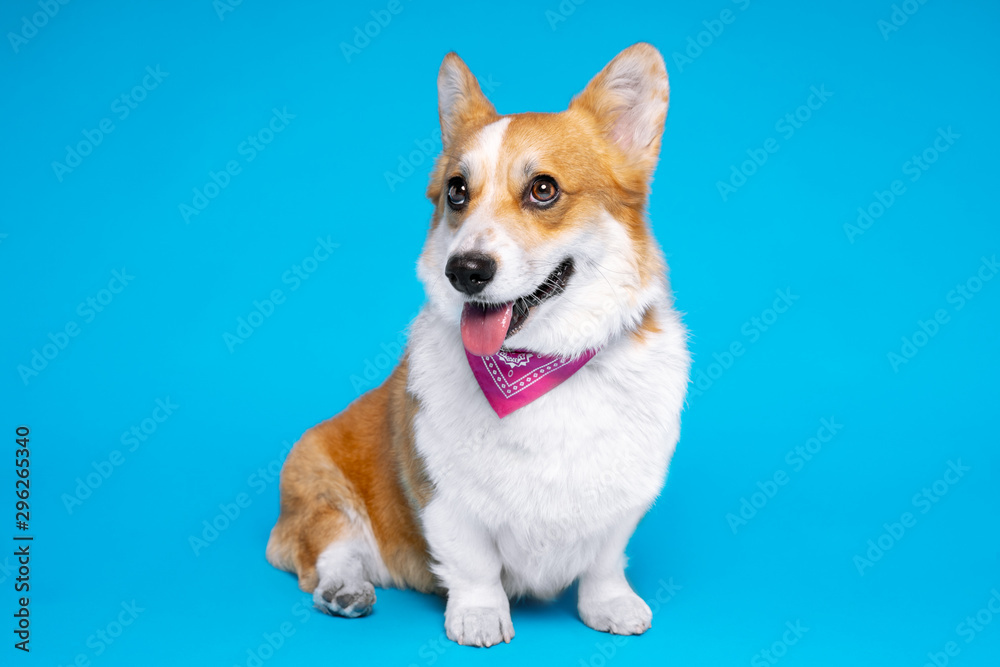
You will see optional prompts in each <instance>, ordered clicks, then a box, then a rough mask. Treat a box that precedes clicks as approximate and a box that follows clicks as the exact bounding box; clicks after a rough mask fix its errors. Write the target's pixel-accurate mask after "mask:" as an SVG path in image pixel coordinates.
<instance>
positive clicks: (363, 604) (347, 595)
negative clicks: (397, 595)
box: [313, 581, 375, 618]
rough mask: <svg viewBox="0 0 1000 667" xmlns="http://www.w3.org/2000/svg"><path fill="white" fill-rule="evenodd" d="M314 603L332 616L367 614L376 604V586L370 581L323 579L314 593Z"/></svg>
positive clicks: (346, 616)
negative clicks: (346, 581)
mask: <svg viewBox="0 0 1000 667" xmlns="http://www.w3.org/2000/svg"><path fill="white" fill-rule="evenodd" d="M313 603H314V604H315V605H316V608H317V609H319V610H320V611H322V612H324V613H326V614H330V615H332V616H343V617H345V618H357V617H359V616H367V615H368V614H370V613H371V611H372V605H374V604H375V587H374V586H372V584H371V582H369V581H352V582H348V583H342V582H339V581H336V582H334V581H321V582H320V583H319V586H317V587H316V591H315V592H314V593H313Z"/></svg>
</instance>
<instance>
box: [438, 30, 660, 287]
mask: <svg viewBox="0 0 1000 667" xmlns="http://www.w3.org/2000/svg"><path fill="white" fill-rule="evenodd" d="M640 47H641V48H646V47H648V48H649V49H652V47H649V46H648V45H640ZM452 55H453V54H449V56H448V58H446V59H445V63H444V64H442V68H441V69H442V75H444V73H445V72H451V73H452V76H454V77H456V80H458V81H460V82H462V83H463V84H464V85H467V86H469V88H468V89H467V90H465V92H464V93H463V95H462V96H461V99H462V100H463V104H462V105H461V106H460V109H459V110H458V111H457V112H456V113H455V114H454V119H453V120H452V121H451V122H452V125H453V126H454V127H455V128H456V129H455V130H454V131H453V132H446V133H445V135H444V138H443V144H444V150H443V151H442V153H441V155H440V156H439V157H438V160H437V162H436V164H435V166H434V170H433V171H432V173H431V182H430V185H429V186H428V188H427V197H428V198H429V199H430V200H431V201H432V202H433V203H434V205H435V210H434V216H433V218H432V222H431V227H432V229H433V227H434V226H435V225H436V224H437V221H438V220H439V219H440V217H441V213H442V212H445V213H446V216H445V219H446V220H447V222H448V225H449V226H451V227H452V228H456V229H457V228H458V227H460V226H461V224H462V221H463V220H464V219H465V218H467V217H468V216H469V215H471V214H472V213H473V212H474V211H476V210H477V208H478V206H479V204H480V202H481V198H479V197H477V188H481V187H482V183H478V182H476V174H465V173H463V172H462V170H461V164H460V157H461V156H462V155H463V154H464V153H465V152H466V151H467V150H468V149H469V148H470V144H471V142H473V141H474V140H475V139H476V135H477V133H478V132H479V130H481V129H482V128H483V127H485V126H487V125H489V124H490V123H492V122H494V121H496V120H498V119H500V118H501V116H498V115H497V114H496V111H495V110H494V109H493V106H492V105H491V104H490V103H489V101H488V100H487V99H486V98H485V97H484V96H483V94H482V92H481V90H480V89H479V85H478V84H477V83H476V81H475V77H473V76H472V74H471V73H470V72H469V71H468V69H467V68H466V67H465V65H464V63H462V62H461V60H458V59H457V57H456V58H455V60H454V61H453V60H451V56H452ZM647 55H648V56H649V63H648V65H647V66H648V68H650V69H651V70H655V69H660V70H662V69H663V62H662V60H661V59H660V58H659V55H658V54H656V53H655V50H653V52H652V53H651V54H647ZM612 64H614V61H612V63H611V64H609V65H608V67H606V68H605V69H604V71H602V72H601V73H600V74H598V75H597V76H596V77H594V79H593V80H592V81H591V82H590V83H589V84H588V85H587V88H586V89H585V90H584V91H583V92H582V93H580V95H578V96H577V97H576V98H575V99H574V100H573V102H572V103H571V104H570V107H569V109H567V110H566V111H563V112H561V113H523V114H514V115H510V116H504V118H510V119H511V122H510V124H509V125H508V127H507V130H506V132H505V134H504V144H503V152H502V154H501V155H500V158H499V161H498V164H497V169H498V170H499V171H500V173H505V174H507V184H508V191H507V192H505V193H503V197H502V198H500V200H499V203H498V204H497V205H496V207H495V209H494V210H491V211H490V214H491V216H492V217H493V218H494V219H497V220H500V221H503V223H504V227H505V228H506V229H509V230H511V232H513V233H514V234H515V235H517V236H519V237H520V238H519V240H520V241H521V242H522V243H523V244H524V245H525V246H526V247H531V246H532V245H535V244H537V243H541V242H543V241H547V240H550V239H551V238H552V237H554V236H557V235H558V234H560V233H563V232H565V231H567V230H571V229H573V228H574V227H575V226H578V225H583V224H586V223H587V222H588V221H591V220H594V219H595V218H596V217H597V216H598V215H599V214H601V213H602V212H604V211H606V212H607V213H609V214H610V215H611V216H613V217H614V218H615V219H616V220H618V221H620V222H621V223H622V225H623V226H624V227H625V229H626V231H627V232H628V234H629V236H630V237H631V239H632V241H633V243H634V247H635V249H636V256H637V257H638V258H639V265H638V270H639V279H640V283H641V284H642V285H646V284H648V281H649V280H650V279H652V278H653V276H655V275H659V274H660V273H662V272H663V270H664V267H663V264H662V262H661V261H660V259H659V256H658V254H657V253H656V252H655V251H654V242H653V241H652V240H651V235H650V232H649V229H648V226H647V224H646V221H645V203H646V199H647V196H648V191H649V180H650V174H651V173H652V171H653V168H655V165H656V155H657V154H658V153H659V148H660V140H659V133H657V139H656V141H655V142H653V143H652V144H650V145H649V146H645V147H643V150H641V151H637V152H636V155H638V156H639V157H633V158H631V159H630V157H629V155H627V154H626V153H625V152H624V151H622V150H621V149H620V148H619V147H618V145H617V144H616V143H615V141H614V129H613V127H612V126H610V125H609V123H610V122H612V121H613V120H614V118H615V111H614V103H615V97H614V94H613V92H609V91H608V90H606V89H605V86H606V84H607V82H606V79H607V76H608V75H607V72H608V68H610V67H611V65H612ZM664 77H665V73H664ZM664 101H666V98H665V99H664ZM664 121H665V116H664V117H663V118H661V119H659V122H660V125H661V129H662V123H663V122H664ZM533 156H536V157H537V159H533ZM543 174H544V175H547V176H551V177H552V178H554V179H555V181H556V183H558V185H559V189H560V190H561V192H562V193H563V195H566V196H560V198H559V200H557V201H556V202H555V204H553V205H552V206H550V207H547V208H544V209H540V208H538V207H534V206H528V205H525V203H524V191H525V189H526V188H527V187H528V186H529V185H530V183H531V182H532V180H533V179H534V178H535V177H536V176H539V175H543ZM455 176H463V177H465V178H466V180H467V182H468V187H469V204H468V205H467V206H466V207H464V208H463V209H462V210H461V211H453V210H451V209H449V208H448V207H447V206H445V204H444V201H445V197H446V196H447V192H446V190H447V183H448V181H449V180H450V179H451V178H453V177H455Z"/></svg>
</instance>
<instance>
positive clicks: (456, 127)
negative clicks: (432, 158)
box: [438, 52, 497, 149]
mask: <svg viewBox="0 0 1000 667" xmlns="http://www.w3.org/2000/svg"><path fill="white" fill-rule="evenodd" d="M496 114H497V112H496V109H494V108H493V105H492V104H490V101H489V100H488V99H486V96H485V95H483V91H482V90H481V89H480V88H479V82H478V81H476V77H475V76H473V75H472V72H470V71H469V68H468V67H467V66H466V64H465V63H464V62H462V59H461V58H459V57H458V55H457V54H455V53H454V52H453V53H449V54H448V55H446V56H445V57H444V61H443V62H442V63H441V70H440V71H439V72H438V115H439V116H440V118H441V143H442V144H443V145H444V147H445V149H447V148H448V147H449V146H450V145H451V144H452V142H453V141H454V140H455V137H457V136H458V133H459V132H460V131H461V129H462V128H463V127H464V126H466V125H467V124H470V123H475V122H482V120H483V119H486V118H490V117H492V116H496Z"/></svg>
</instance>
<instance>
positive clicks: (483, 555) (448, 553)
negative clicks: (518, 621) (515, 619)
mask: <svg viewBox="0 0 1000 667" xmlns="http://www.w3.org/2000/svg"><path fill="white" fill-rule="evenodd" d="M423 520H424V529H425V531H426V536H427V542H428V544H429V545H430V550H431V553H432V555H433V557H434V559H435V560H436V562H437V564H436V565H435V566H434V572H435V574H436V575H437V576H438V579H439V580H440V581H441V584H442V585H443V586H444V588H446V589H447V590H448V603H447V605H446V607H445V612H444V628H445V633H446V634H447V635H448V639H451V640H452V641H455V642H458V643H459V644H463V645H465V646H493V645H494V644H499V643H500V642H510V640H511V639H512V638H513V637H514V626H513V624H512V623H511V620H510V600H508V598H507V594H506V593H505V592H504V589H503V584H502V583H501V581H500V569H501V563H500V555H499V554H498V553H497V550H496V547H495V546H494V545H493V541H492V540H491V539H490V536H489V535H488V534H487V532H486V530H485V528H484V527H483V526H482V525H481V524H480V523H479V522H478V521H476V520H475V519H473V518H472V517H470V516H468V514H467V513H465V512H464V511H462V510H461V509H460V508H458V507H456V506H454V505H449V504H446V503H445V502H443V501H441V500H440V499H439V498H434V499H433V500H431V502H430V503H429V504H428V505H427V507H426V508H425V511H424V514H423Z"/></svg>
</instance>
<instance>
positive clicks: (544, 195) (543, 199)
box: [529, 176, 559, 206]
mask: <svg viewBox="0 0 1000 667" xmlns="http://www.w3.org/2000/svg"><path fill="white" fill-rule="evenodd" d="M529 193H530V195H531V197H530V198H531V201H532V202H533V203H535V204H542V205H543V206H544V205H548V204H551V203H552V202H554V201H555V200H556V197H558V196H559V186H558V185H556V182H555V180H554V179H553V178H552V177H551V176H539V177H538V178H536V179H535V180H534V181H532V183H531V189H530V190H529Z"/></svg>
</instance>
